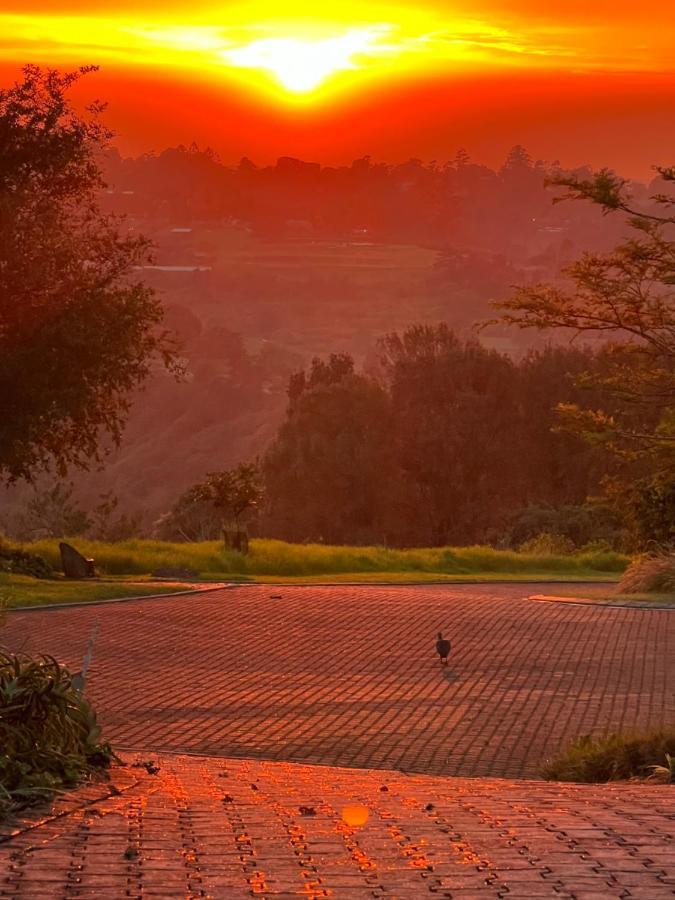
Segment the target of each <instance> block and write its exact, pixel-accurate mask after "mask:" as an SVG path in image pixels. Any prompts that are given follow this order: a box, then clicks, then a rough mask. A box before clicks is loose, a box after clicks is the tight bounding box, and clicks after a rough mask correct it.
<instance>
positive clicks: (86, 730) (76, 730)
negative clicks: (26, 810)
mask: <svg viewBox="0 0 675 900" xmlns="http://www.w3.org/2000/svg"><path fill="white" fill-rule="evenodd" d="M100 734H101V731H100V728H99V726H98V725H97V723H96V716H95V714H94V711H93V710H92V708H91V706H90V705H89V703H88V702H87V701H86V700H85V699H84V697H83V696H82V695H81V694H80V693H79V692H78V691H77V690H76V689H75V688H74V687H73V684H72V680H71V675H70V673H69V672H68V670H67V669H65V668H64V667H63V666H61V665H60V664H59V663H58V662H57V661H56V660H55V659H53V658H52V657H50V656H40V657H37V658H35V659H33V658H31V657H29V656H25V655H23V654H19V655H16V654H12V653H8V652H5V651H1V650H0V818H1V817H3V816H6V815H7V814H8V813H10V812H12V811H13V810H14V809H17V808H19V807H22V806H27V805H30V804H33V803H37V802H39V801H41V800H45V799H48V798H49V797H50V796H51V794H52V793H54V792H55V791H59V790H61V789H62V788H66V787H72V786H73V785H75V784H77V783H78V782H79V781H80V780H81V779H82V778H84V777H86V776H87V775H90V774H93V773H94V772H95V771H97V770H101V769H104V768H107V767H108V766H109V765H110V762H111V760H112V759H113V753H112V750H111V749H110V745H109V744H107V743H102V742H101V741H100Z"/></svg>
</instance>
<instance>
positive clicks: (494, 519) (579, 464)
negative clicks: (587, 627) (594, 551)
mask: <svg viewBox="0 0 675 900" xmlns="http://www.w3.org/2000/svg"><path fill="white" fill-rule="evenodd" d="M379 346H380V361H379V370H378V371H375V372H373V373H372V374H364V373H359V372H357V371H355V367H354V363H353V360H352V359H351V358H350V357H349V356H347V355H332V356H331V357H330V358H329V359H328V360H327V361H321V360H318V359H316V360H314V361H313V363H312V365H311V367H310V368H309V370H308V371H303V372H300V373H298V374H297V375H295V376H294V377H293V378H292V379H291V382H290V386H289V392H288V395H289V405H288V411H287V416H286V420H285V422H284V423H283V424H282V426H281V428H280V430H279V432H278V435H277V437H276V440H275V441H274V443H273V445H272V446H271V448H270V449H269V451H268V453H267V454H266V456H265V458H264V461H263V475H264V482H265V490H266V509H265V513H264V515H263V517H262V519H261V520H260V522H259V529H260V532H261V533H262V534H264V535H266V536H272V537H278V538H283V539H286V540H291V541H303V540H323V541H326V542H329V543H366V544H369V543H386V544H389V545H398V546H443V545H449V544H468V543H472V542H483V541H488V542H489V541H493V542H498V543H499V542H504V541H505V540H507V541H508V540H510V541H511V542H515V543H516V544H517V543H518V541H519V540H520V539H524V538H526V537H528V536H530V535H529V534H528V527H527V526H523V525H522V522H523V515H524V514H525V513H526V511H527V510H530V511H531V510H533V509H534V508H539V509H550V510H553V509H556V510H563V509H567V510H570V509H572V508H576V509H579V508H581V507H584V504H586V501H587V499H588V498H589V497H591V496H593V495H597V494H599V493H600V485H601V482H602V480H603V478H606V477H607V476H609V475H610V474H611V471H610V468H609V467H610V466H611V460H610V459H609V457H608V456H607V455H606V454H602V453H596V452H595V451H594V449H593V448H592V447H591V446H589V445H588V444H586V443H584V441H583V440H582V439H580V438H579V437H578V436H575V435H571V434H566V433H564V432H561V431H557V430H556V424H557V420H556V414H555V412H554V407H555V405H556V403H558V402H561V401H565V402H576V401H581V402H583V403H584V404H588V405H590V406H593V403H594V397H593V396H592V392H590V391H588V390H584V389H583V388H580V387H578V386H576V384H575V378H578V376H580V375H581V374H582V373H584V372H586V371H589V370H590V369H594V368H597V367H598V366H602V365H603V357H602V352H600V353H599V354H598V353H595V352H594V351H592V350H591V349H584V348H579V349H574V348H570V347H568V346H566V347H550V348H548V349H545V350H543V351H538V352H532V353H530V354H528V355H527V356H525V357H524V358H523V359H522V360H521V361H520V362H515V361H514V360H512V359H511V358H509V357H507V356H505V355H502V354H500V353H497V352H495V351H494V350H489V349H486V348H485V347H483V346H482V345H481V344H480V343H479V342H478V341H468V342H463V341H460V340H459V339H458V338H457V337H456V336H455V335H454V334H453V333H452V332H451V331H450V330H449V329H448V328H447V327H446V326H444V325H439V326H436V327H431V326H422V325H418V326H413V327H411V328H409V329H408V330H407V331H405V332H404V333H403V334H393V335H390V336H389V337H387V338H385V339H383V340H382V341H381V342H380V345H379ZM586 510H587V511H588V507H586ZM584 515H585V516H586V518H585V519H584V522H585V524H584V523H582V522H581V520H580V519H579V521H577V526H578V531H579V533H578V534H576V535H571V536H572V537H573V538H574V539H575V542H577V543H579V542H581V543H583V542H584V541H585V540H592V539H597V538H610V540H611V539H613V537H615V536H616V535H615V534H614V533H613V526H612V525H611V523H610V519H611V516H610V517H609V518H607V516H604V518H603V515H604V514H603V512H602V510H599V511H598V515H597V516H596V515H595V514H594V513H588V515H586V514H585V513H584ZM591 520H592V521H591ZM518 522H520V523H521V524H520V525H518ZM519 527H521V533H516V532H518V528H519ZM575 527H576V526H575ZM522 528H524V530H522ZM514 529H515V531H514ZM546 530H548V527H547V522H546V516H543V517H542V516H540V521H539V522H538V523H534V525H533V529H532V531H533V533H537V532H539V531H546ZM556 530H560V529H558V528H557V526H556ZM563 530H564V529H563Z"/></svg>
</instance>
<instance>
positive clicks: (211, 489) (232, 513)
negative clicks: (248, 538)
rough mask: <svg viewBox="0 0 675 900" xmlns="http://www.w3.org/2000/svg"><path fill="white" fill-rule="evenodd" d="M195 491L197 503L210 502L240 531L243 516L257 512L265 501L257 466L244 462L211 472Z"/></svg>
mask: <svg viewBox="0 0 675 900" xmlns="http://www.w3.org/2000/svg"><path fill="white" fill-rule="evenodd" d="M193 491H194V496H195V497H196V499H197V501H201V502H205V503H210V504H211V506H212V507H213V509H214V510H219V511H220V513H221V515H224V516H225V517H226V518H229V519H230V520H231V521H233V522H234V523H235V525H236V526H237V528H239V526H240V524H241V520H242V516H245V514H246V513H250V512H252V511H253V510H255V509H257V508H258V505H259V504H260V501H261V500H262V496H263V489H262V485H261V483H260V470H259V467H258V464H257V463H241V464H240V465H238V466H236V467H235V468H234V469H226V470H225V471H223V472H210V473H209V474H208V475H207V476H206V481H204V482H203V483H202V484H198V485H196V487H195V488H194V489H193Z"/></svg>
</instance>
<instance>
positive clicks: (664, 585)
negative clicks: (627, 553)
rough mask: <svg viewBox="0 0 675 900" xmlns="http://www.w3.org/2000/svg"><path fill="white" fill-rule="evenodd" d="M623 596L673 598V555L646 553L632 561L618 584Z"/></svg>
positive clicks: (674, 575) (674, 586) (674, 570)
mask: <svg viewBox="0 0 675 900" xmlns="http://www.w3.org/2000/svg"><path fill="white" fill-rule="evenodd" d="M618 589H619V591H620V592H621V593H624V594H671V595H672V596H673V597H675V553H646V554H644V555H642V556H638V557H637V559H634V560H633V562H632V563H631V564H630V566H629V567H628V568H627V569H626V571H625V572H624V573H623V575H622V577H621V581H620V582H619V588H618Z"/></svg>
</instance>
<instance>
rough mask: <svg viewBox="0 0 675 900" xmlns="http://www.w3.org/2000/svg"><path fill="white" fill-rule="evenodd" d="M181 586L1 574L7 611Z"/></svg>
mask: <svg viewBox="0 0 675 900" xmlns="http://www.w3.org/2000/svg"><path fill="white" fill-rule="evenodd" d="M184 589H185V585H179V584H160V585H158V584H153V583H150V582H149V583H147V584H139V583H138V582H129V581H121V580H117V581H99V580H96V581H67V580H66V579H63V578H57V579H53V580H52V579H49V580H44V579H38V578H32V577H31V576H29V575H7V574H6V573H4V572H3V573H0V602H1V603H2V605H3V606H4V607H5V608H6V609H14V608H16V607H26V606H48V605H50V604H62V603H86V602H89V601H92V600H112V599H117V598H120V597H147V596H148V595H152V594H172V593H175V592H176V591H180V590H184Z"/></svg>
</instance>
